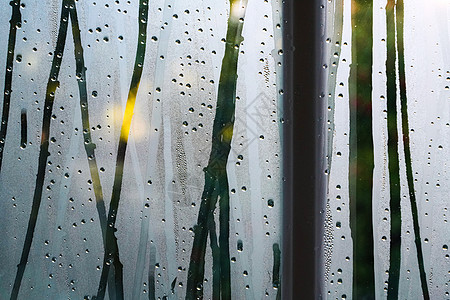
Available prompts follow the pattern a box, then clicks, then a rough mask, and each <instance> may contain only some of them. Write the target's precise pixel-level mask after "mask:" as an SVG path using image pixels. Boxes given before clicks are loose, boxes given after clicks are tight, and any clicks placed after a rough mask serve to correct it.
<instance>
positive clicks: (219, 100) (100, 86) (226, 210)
mask: <svg viewBox="0 0 450 300" xmlns="http://www.w3.org/2000/svg"><path fill="white" fill-rule="evenodd" d="M0 6H1V10H0V20H1V21H0V34H1V35H0V36H2V38H0V63H1V65H3V66H4V67H2V68H1V70H0V78H1V80H4V94H3V96H2V99H1V101H2V106H0V107H1V108H0V109H1V112H2V124H1V131H0V139H1V140H0V195H1V199H2V201H1V202H0V203H1V204H0V228H1V230H2V231H1V232H2V235H1V240H0V251H1V253H2V255H1V258H0V264H1V266H2V267H1V271H0V277H1V279H2V280H1V283H0V298H1V299H8V298H9V299H103V298H105V299H147V298H148V299H197V298H201V297H204V298H207V299H209V298H213V299H219V297H221V298H222V299H229V298H232V299H262V298H267V299H281V284H280V282H281V275H280V274H281V269H280V268H281V267H280V266H281V258H282V252H283V249H282V245H281V222H282V219H281V209H282V201H281V200H282V191H281V183H282V175H281V174H282V172H283V170H282V168H281V166H282V155H281V153H282V152H281V148H282V140H281V136H282V127H283V116H282V111H281V107H282V100H283V86H282V81H283V78H282V73H283V72H282V70H283V65H282V59H281V58H282V55H283V50H282V49H281V45H282V29H283V27H282V21H281V20H282V14H281V1H265V0H249V1H247V0H228V1H226V0H224V1H212V2H211V1H186V0H176V1H175V0H157V1H147V0H139V1H138V0H131V1H105V0H99V1H75V0H46V1H22V0H13V1H11V2H9V1H4V2H2V3H1V5H0Z"/></svg>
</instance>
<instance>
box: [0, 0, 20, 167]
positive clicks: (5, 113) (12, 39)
mask: <svg viewBox="0 0 450 300" xmlns="http://www.w3.org/2000/svg"><path fill="white" fill-rule="evenodd" d="M9 4H10V5H11V7H12V12H11V20H9V38H8V53H7V54H6V71H5V87H4V90H3V109H2V121H1V123H0V173H1V171H2V163H3V154H4V151H5V143H6V132H7V130H8V119H9V108H10V105H11V93H12V76H13V67H14V52H15V48H16V34H17V28H20V27H21V26H22V23H21V22H22V14H21V13H20V0H14V1H11V2H10V3H9Z"/></svg>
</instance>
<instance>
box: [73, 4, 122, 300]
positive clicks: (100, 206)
mask: <svg viewBox="0 0 450 300" xmlns="http://www.w3.org/2000/svg"><path fill="white" fill-rule="evenodd" d="M69 5H70V21H71V24H72V35H73V43H74V55H75V64H76V78H77V82H78V90H79V93H80V109H81V122H82V126H83V144H84V149H85V151H86V157H87V161H88V164H89V171H90V173H91V178H92V185H93V187H94V195H95V202H96V208H97V213H98V217H99V220H100V228H101V231H102V241H103V248H104V249H105V250H106V248H105V247H106V246H105V245H106V208H105V202H104V200H103V189H102V185H101V182H100V176H99V172H98V166H97V159H96V157H95V148H96V145H95V144H94V143H93V142H92V137H91V127H90V122H89V103H88V96H87V82H86V67H85V63H84V54H83V46H82V43H81V35H80V25H79V22H78V14H77V8H76V4H75V1H73V0H70V1H69ZM108 282H109V284H110V289H109V291H110V298H111V299H112V298H115V297H113V295H114V291H113V289H112V287H113V283H114V281H113V277H112V276H109V277H108Z"/></svg>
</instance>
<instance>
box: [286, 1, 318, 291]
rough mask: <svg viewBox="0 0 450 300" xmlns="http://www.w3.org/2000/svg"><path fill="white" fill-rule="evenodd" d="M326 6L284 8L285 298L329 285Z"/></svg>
mask: <svg viewBox="0 0 450 300" xmlns="http://www.w3.org/2000/svg"><path fill="white" fill-rule="evenodd" d="M321 5H323V3H322V1H321V0H286V1H285V3H284V7H283V16H284V42H283V43H284V45H283V48H284V53H285V55H284V92H285V93H284V95H285V98H284V101H285V102H284V107H283V109H284V118H285V127H284V128H283V147H284V150H283V151H284V153H283V155H284V156H283V157H284V165H283V167H284V194H283V195H284V200H285V202H284V208H283V220H284V221H283V222H284V227H283V230H284V237H283V243H284V254H283V283H282V286H283V296H282V297H283V299H299V297H301V299H317V298H318V297H320V288H321V284H320V283H321V282H322V281H323V279H321V274H320V271H319V270H320V269H321V263H322V261H321V258H320V247H321V240H322V236H323V230H322V226H320V224H322V222H321V221H322V219H323V214H321V213H320V212H321V210H322V202H323V201H322V200H323V199H325V192H326V178H325V169H326V167H325V132H326V131H325V125H326V124H325V122H326V114H325V112H326V99H325V98H324V97H325V93H324V92H323V91H324V90H323V88H324V83H325V80H324V75H325V70H324V69H323V68H322V59H323V53H324V51H323V48H324V45H323V37H322V35H323V32H325V31H324V26H325V23H324V20H325V12H324V11H325V10H324V9H323V8H322V7H323V6H322V7H321Z"/></svg>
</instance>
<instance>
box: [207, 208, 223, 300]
mask: <svg viewBox="0 0 450 300" xmlns="http://www.w3.org/2000/svg"><path fill="white" fill-rule="evenodd" d="M208 227H209V238H210V244H211V252H212V257H213V267H212V269H213V270H212V272H213V280H212V281H213V282H212V288H213V292H212V293H213V294H212V299H213V300H216V299H217V300H220V274H221V272H220V266H221V261H220V247H219V244H218V242H217V233H216V222H215V221H214V215H213V214H212V213H211V215H210V216H209V220H208Z"/></svg>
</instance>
